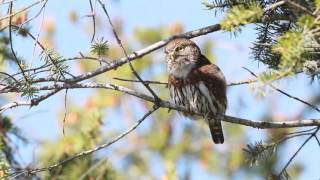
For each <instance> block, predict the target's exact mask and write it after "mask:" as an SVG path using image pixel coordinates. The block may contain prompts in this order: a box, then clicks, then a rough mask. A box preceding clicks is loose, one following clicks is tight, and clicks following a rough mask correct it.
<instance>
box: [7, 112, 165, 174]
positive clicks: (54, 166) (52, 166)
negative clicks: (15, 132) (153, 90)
mask: <svg viewBox="0 0 320 180" xmlns="http://www.w3.org/2000/svg"><path fill="white" fill-rule="evenodd" d="M157 109H159V107H157V106H154V107H153V108H152V109H151V110H150V111H148V112H147V113H146V114H145V115H144V116H143V117H142V118H141V119H139V120H138V121H137V122H136V123H135V124H134V125H133V126H131V127H130V128H129V129H128V130H126V131H125V132H123V133H122V134H120V135H118V136H117V137H115V138H113V139H112V140H110V141H108V142H107V143H104V144H102V145H100V146H97V147H94V148H92V149H89V150H86V151H83V152H80V153H78V154H76V155H74V156H71V157H69V158H67V159H64V160H62V161H60V162H58V163H56V164H54V165H51V166H48V167H43V168H37V169H28V170H22V171H20V172H19V171H18V172H15V173H13V174H11V175H10V176H15V177H17V174H19V176H21V175H23V174H34V173H37V172H41V171H50V170H52V169H55V168H57V167H59V166H62V165H64V164H66V163H68V162H70V161H73V160H75V159H78V158H80V157H83V156H87V155H90V154H92V153H94V152H96V151H99V150H101V149H104V148H106V147H108V146H110V145H112V144H114V143H115V142H117V141H119V140H121V139H122V138H124V137H125V136H127V135H128V134H129V133H131V132H132V131H133V130H135V129H136V128H137V127H138V126H139V125H140V124H141V123H142V122H143V121H144V120H145V119H146V118H147V117H148V116H150V115H151V114H152V113H153V112H155V111H156V110H157Z"/></svg>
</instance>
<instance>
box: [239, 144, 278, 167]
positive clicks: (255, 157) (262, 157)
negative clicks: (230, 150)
mask: <svg viewBox="0 0 320 180" xmlns="http://www.w3.org/2000/svg"><path fill="white" fill-rule="evenodd" d="M276 147H277V144H275V143H272V144H264V143H263V142H262V141H258V142H255V143H252V144H248V145H247V148H244V149H243V150H244V151H245V152H246V154H247V162H248V164H249V165H250V166H256V165H259V164H263V163H265V161H267V160H270V157H271V156H272V155H273V153H274V152H275V151H276Z"/></svg>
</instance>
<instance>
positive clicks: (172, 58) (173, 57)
mask: <svg viewBox="0 0 320 180" xmlns="http://www.w3.org/2000/svg"><path fill="white" fill-rule="evenodd" d="M168 57H169V59H171V60H175V59H176V54H175V53H174V52H170V53H169V54H168Z"/></svg>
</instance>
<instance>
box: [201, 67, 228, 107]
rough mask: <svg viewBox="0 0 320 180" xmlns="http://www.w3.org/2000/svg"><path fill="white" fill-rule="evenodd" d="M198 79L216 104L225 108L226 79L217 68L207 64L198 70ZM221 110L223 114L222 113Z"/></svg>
mask: <svg viewBox="0 0 320 180" xmlns="http://www.w3.org/2000/svg"><path fill="white" fill-rule="evenodd" d="M198 72H199V78H200V80H201V81H202V82H204V84H205V85H206V87H207V88H208V90H209V91H210V93H211V94H212V95H213V96H214V97H215V99H216V100H217V101H218V103H221V105H222V106H223V107H224V110H225V109H226V108H227V96H226V89H227V86H226V79H225V77H224V75H223V73H222V71H221V70H220V68H219V67H218V66H216V65H215V64H207V65H203V66H201V67H199V68H198ZM224 110H223V113H224Z"/></svg>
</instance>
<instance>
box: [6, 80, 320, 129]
mask: <svg viewBox="0 0 320 180" xmlns="http://www.w3.org/2000/svg"><path fill="white" fill-rule="evenodd" d="M80 88H100V89H108V90H115V91H119V92H123V93H126V94H129V95H132V96H135V97H138V98H140V99H143V100H145V101H149V102H152V103H155V101H156V100H155V98H154V97H152V96H149V95H146V94H144V93H140V92H136V91H134V90H131V89H129V88H126V87H123V86H119V85H115V84H111V83H76V84H68V83H61V84H56V85H48V86H43V87H40V88H36V87H34V88H33V89H32V90H36V91H40V90H53V92H51V93H48V94H46V95H43V96H40V97H38V98H36V99H35V100H34V99H32V100H31V102H33V103H35V102H38V103H39V102H40V101H42V100H44V99H45V98H48V97H49V96H51V95H53V94H54V93H56V92H58V91H60V90H62V89H80ZM31 102H15V103H9V104H7V105H5V106H2V107H1V108H0V113H3V112H4V111H5V110H7V109H9V108H13V107H17V106H19V105H31V104H33V103H31ZM159 107H162V108H168V109H174V110H177V111H181V112H188V110H187V109H185V108H184V107H182V106H177V105H175V104H173V103H171V102H169V101H164V100H161V101H160V103H159ZM195 114H197V115H202V114H201V113H199V112H195ZM223 121H225V122H229V123H234V124H239V125H244V126H250V127H253V128H258V129H271V128H293V127H306V126H320V119H304V120H293V121H291V120H290V121H283V122H263V121H257V120H248V119H243V118H238V117H233V116H227V115H226V116H225V118H224V120H223Z"/></svg>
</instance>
